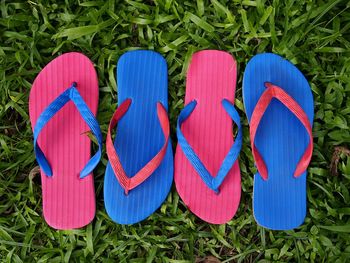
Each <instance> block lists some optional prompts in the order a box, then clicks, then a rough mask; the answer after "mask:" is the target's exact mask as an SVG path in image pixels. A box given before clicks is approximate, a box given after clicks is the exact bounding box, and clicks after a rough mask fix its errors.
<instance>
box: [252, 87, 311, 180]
mask: <svg viewBox="0 0 350 263" xmlns="http://www.w3.org/2000/svg"><path fill="white" fill-rule="evenodd" d="M265 86H266V87H267V89H266V90H265V91H264V93H263V94H262V95H261V97H260V99H259V101H258V103H257V104H256V106H255V109H254V111H253V114H252V117H251V121H250V138H251V147H252V151H253V156H254V160H255V163H256V166H257V168H258V171H259V173H260V175H261V177H262V178H263V179H264V180H267V177H268V172H267V167H266V164H265V162H264V160H263V159H262V157H261V155H260V153H259V151H258V150H257V149H256V146H255V135H256V131H257V129H258V126H259V123H260V121H261V118H262V117H263V115H264V113H265V111H266V109H267V107H268V106H269V104H270V102H271V100H272V99H273V98H276V99H278V100H279V101H280V102H282V103H283V104H284V106H286V107H287V108H288V109H289V110H290V111H291V112H292V113H293V114H294V115H295V116H296V117H297V118H298V119H299V120H300V122H301V123H302V124H303V125H304V127H305V129H306V131H307V133H308V135H309V137H310V142H309V145H308V146H307V148H306V150H305V152H304V154H303V156H302V157H301V159H300V160H299V163H298V165H297V167H296V169H295V171H294V177H298V176H300V175H301V174H302V173H303V172H304V171H305V170H306V169H307V167H308V165H309V163H310V160H311V157H312V151H313V147H314V145H313V138H312V128H311V124H310V122H309V119H308V117H307V115H306V113H305V112H304V111H303V109H302V108H301V107H300V105H299V104H298V103H297V102H296V101H295V100H294V99H293V98H292V97H291V96H289V95H288V93H286V92H285V91H284V90H283V89H281V88H280V87H278V86H276V85H273V84H271V83H268V82H266V83H265Z"/></svg>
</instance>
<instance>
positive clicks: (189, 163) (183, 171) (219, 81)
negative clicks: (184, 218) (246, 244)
mask: <svg viewBox="0 0 350 263" xmlns="http://www.w3.org/2000/svg"><path fill="white" fill-rule="evenodd" d="M236 75H237V68H236V62H235V60H234V59H233V57H232V56H231V55H230V54H228V53H226V52H223V51H217V50H205V51H200V52H197V53H195V54H194V55H193V57H192V61H191V64H190V66H189V70H188V73H187V81H186V96H185V105H186V106H185V108H184V109H183V110H182V111H181V113H180V115H179V118H178V123H177V137H178V145H177V148H176V155H175V183H176V189H177V191H178V193H179V195H180V197H181V198H182V200H183V201H184V203H185V204H186V205H187V207H188V208H189V209H190V210H191V211H192V212H193V213H194V214H196V215H197V216H198V217H200V218H201V219H203V220H204V221H206V222H209V223H213V224H223V223H226V222H227V221H229V220H231V218H232V217H233V216H234V215H235V213H236V211H237V208H238V206H239V202H240V196H241V177H240V170H239V165H238V155H239V152H240V150H241V146H242V132H241V125H240V118H239V115H238V113H237V111H236V110H235V108H234V106H233V103H234V97H235V89H236ZM232 121H234V122H235V123H236V125H237V126H238V134H237V137H236V141H235V142H234V141H233V136H232Z"/></svg>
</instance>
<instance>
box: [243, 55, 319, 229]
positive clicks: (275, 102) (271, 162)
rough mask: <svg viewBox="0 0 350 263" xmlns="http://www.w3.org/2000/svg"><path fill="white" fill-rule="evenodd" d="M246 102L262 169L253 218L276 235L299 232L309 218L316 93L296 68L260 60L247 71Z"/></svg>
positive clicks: (282, 61)
mask: <svg viewBox="0 0 350 263" xmlns="http://www.w3.org/2000/svg"><path fill="white" fill-rule="evenodd" d="M243 100H244V105H245V109H246V113H247V117H248V120H249V122H250V139H251V147H252V151H253V156H254V160H255V164H256V166H257V169H258V172H257V174H255V176H254V193H253V210H254V217H255V219H256V221H257V222H258V224H259V225H261V226H264V227H266V228H270V229H273V230H288V229H293V228H295V227H298V226H299V225H301V224H302V223H303V221H304V218H305V215H306V174H307V172H306V169H307V167H308V165H309V163H310V160H311V157H312V150H313V140H312V126H311V125H312V122H313V117H314V104H313V96H312V92H311V88H310V86H309V84H308V82H307V80H306V79H305V77H304V76H303V74H302V73H301V72H300V71H299V70H298V69H297V68H296V67H295V66H294V65H293V64H291V63H290V62H288V61H287V60H285V59H283V58H281V57H280V56H278V55H275V54H268V53H266V54H260V55H256V56H255V57H253V58H252V59H251V60H250V61H249V63H248V65H247V68H246V70H245V73H244V78H243Z"/></svg>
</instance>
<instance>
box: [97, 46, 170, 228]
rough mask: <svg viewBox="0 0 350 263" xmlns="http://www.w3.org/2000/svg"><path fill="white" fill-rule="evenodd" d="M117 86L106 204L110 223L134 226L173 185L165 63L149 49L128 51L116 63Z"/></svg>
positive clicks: (151, 211)
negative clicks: (114, 131) (113, 139)
mask: <svg viewBox="0 0 350 263" xmlns="http://www.w3.org/2000/svg"><path fill="white" fill-rule="evenodd" d="M117 82H118V102H119V106H118V108H117V110H116V112H115V113H114V115H113V117H112V120H111V123H110V126H109V131H108V135H107V142H106V145H107V147H106V148H107V154H108V158H109V162H108V165H107V169H106V174H105V180H104V202H105V207H106V210H107V213H108V215H109V216H110V217H111V219H112V220H113V221H115V222H117V223H119V224H133V223H137V222H139V221H141V220H143V219H145V218H147V217H148V216H150V215H151V214H152V213H153V212H154V211H155V210H156V209H158V208H159V207H160V205H161V204H162V203H163V202H164V200H165V198H166V197H167V195H168V193H169V191H170V188H171V184H172V181H173V170H174V169H173V154H172V148H171V143H170V139H169V120H168V116H167V108H168V78H167V64H166V61H165V59H164V58H163V57H162V56H161V55H160V54H158V53H156V52H153V51H144V50H137V51H130V52H127V53H125V54H124V55H123V56H121V58H120V59H119V61H118V65H117ZM117 122H119V123H118V127H117V132H116V139H115V142H114V144H113V142H112V138H111V132H112V130H113V129H114V127H115V126H116V125H117Z"/></svg>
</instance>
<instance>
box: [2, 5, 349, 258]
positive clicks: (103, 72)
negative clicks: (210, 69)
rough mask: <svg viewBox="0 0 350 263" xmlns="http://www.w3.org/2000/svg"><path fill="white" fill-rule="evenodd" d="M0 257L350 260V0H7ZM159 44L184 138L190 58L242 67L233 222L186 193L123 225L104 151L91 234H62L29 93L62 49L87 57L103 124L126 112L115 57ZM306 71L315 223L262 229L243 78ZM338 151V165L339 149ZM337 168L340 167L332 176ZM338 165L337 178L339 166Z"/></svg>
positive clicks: (309, 217) (174, 195)
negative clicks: (116, 214) (53, 224)
mask: <svg viewBox="0 0 350 263" xmlns="http://www.w3.org/2000/svg"><path fill="white" fill-rule="evenodd" d="M0 12H1V18H0V120H1V121H0V149H1V150H0V261H1V262H83V261H90V262H91V261H96V262H115V261H118V262H152V261H154V262H192V261H198V262H210V260H211V262H217V260H220V261H224V262H269V261H280V262H282V261H283V262H285V261H291V262H347V261H348V262H349V261H350V238H349V236H350V194H349V189H350V157H349V156H347V155H346V153H347V151H346V148H349V144H350V129H349V123H350V4H349V2H348V1H347V0H328V1H326V0H306V1H303V0H297V1H296V0H286V1H282V0H269V1H266V0H256V1H240V0H232V1H228V0H211V1H209V0H208V1H207V0H197V1H181V0H166V1H161V0H157V1H156V0H154V1H151V0H148V1H135V0H134V1H132V0H125V1H113V0H109V1H102V0H101V1H99V0H97V1H82V0H81V1H79V2H77V1H70V0H65V1H57V2H56V1H46V0H40V1H36V0H31V1H29V0H28V1H20V0H18V2H15V1H6V0H2V1H0ZM136 48H144V49H154V50H156V51H158V52H160V53H161V54H162V55H163V56H164V57H165V58H166V60H167V62H168V67H169V105H170V107H169V108H170V118H171V125H172V138H173V145H175V143H176V138H175V136H174V129H175V121H176V116H177V115H178V113H179V111H180V110H181V109H182V107H183V97H184V93H185V76H186V69H187V66H188V63H189V61H190V58H191V54H192V53H193V52H195V51H197V50H201V49H222V50H227V51H228V52H230V53H231V54H232V55H234V56H235V58H236V60H237V62H238V68H239V75H238V76H239V77H238V90H237V93H236V94H237V95H236V96H237V100H236V105H237V107H238V108H239V109H240V114H241V116H242V120H243V124H244V147H243V150H242V153H241V155H240V166H241V171H242V183H243V184H242V200H241V205H240V208H239V210H238V212H237V214H236V216H235V217H234V218H233V220H232V221H230V222H229V223H228V224H226V225H220V226H215V225H209V224H207V223H204V222H202V221H201V220H199V219H198V218H196V217H195V216H194V215H193V214H191V213H190V212H189V211H188V210H187V209H186V208H185V206H184V205H183V203H182V201H181V200H180V199H179V196H178V195H177V193H176V191H175V188H174V187H173V190H172V191H171V194H170V195H169V197H168V198H167V201H166V202H165V203H164V204H163V205H162V207H161V209H159V210H158V211H157V212H156V213H154V214H153V215H152V216H151V217H150V218H149V219H148V220H145V221H143V222H142V223H139V224H136V225H133V226H120V225H116V224H114V223H113V222H112V221H111V220H110V219H109V218H108V216H107V215H106V212H105V210H104V206H103V197H102V196H103V195H102V190H103V189H102V185H103V176H104V169H105V165H106V162H107V160H106V154H104V155H103V160H102V162H101V164H100V165H99V166H98V168H97V169H96V170H95V186H96V195H97V214H96V218H95V220H94V221H93V222H92V223H91V224H90V225H88V226H87V227H85V228H82V229H79V230H73V231H55V230H53V229H51V228H50V227H48V226H47V224H46V223H45V222H44V220H43V218H42V210H41V204H42V199H41V186H40V176H39V174H38V169H37V168H36V166H37V163H36V161H35V158H34V154H33V145H32V140H33V138H32V131H31V126H30V122H29V118H28V95H29V91H30V88H31V83H32V81H33V80H34V78H35V76H36V75H37V74H38V72H39V71H40V70H41V69H42V68H43V67H44V66H45V64H47V63H48V62H49V61H51V60H52V59H53V58H54V57H56V56H58V55H59V54H61V53H63V52H68V51H79V52H83V53H85V54H86V55H87V56H89V57H90V58H91V60H92V61H93V62H94V63H95V67H96V70H97V72H98V76H99V85H100V106H99V113H98V120H99V122H100V124H101V128H102V130H103V132H104V136H105V134H106V131H107V124H108V121H109V119H110V117H111V115H112V112H113V110H114V108H115V106H116V104H115V102H116V90H117V87H116V81H115V65H116V62H117V60H118V58H119V57H120V56H121V55H122V54H123V53H125V52H126V51H128V50H131V49H136ZM267 51H268V52H275V53H277V54H279V55H281V56H283V57H285V58H287V59H289V60H290V61H291V62H293V63H294V64H296V65H297V67H298V68H299V69H300V70H301V71H302V72H303V73H304V74H305V76H306V78H307V79H308V81H309V83H310V85H311V87H312V91H313V95H314V98H315V122H314V129H313V133H314V141H315V150H314V155H313V159H312V163H311V165H310V167H309V175H308V188H307V195H308V211H307V218H306V220H305V223H304V224H303V225H302V226H301V227H300V228H298V229H295V230H294V231H269V230H266V229H263V228H261V227H259V226H257V224H256V223H255V221H254V218H253V216H252V205H251V203H252V188H253V174H254V172H255V168H254V164H253V159H252V155H251V151H250V147H249V132H248V125H247V120H246V118H245V115H244V109H243V104H242V93H241V86H242V74H243V72H244V68H245V65H246V63H247V61H248V60H249V59H250V58H251V57H252V56H254V55H255V54H257V53H261V52H267ZM335 147H345V148H337V150H336V151H335V157H334V158H335V159H334V160H335V161H334V160H333V162H332V156H333V152H334V149H335ZM331 163H332V164H333V169H332V171H338V175H337V176H335V175H333V174H332V173H331V172H330V171H331V170H330V165H331ZM333 173H335V172H333Z"/></svg>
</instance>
